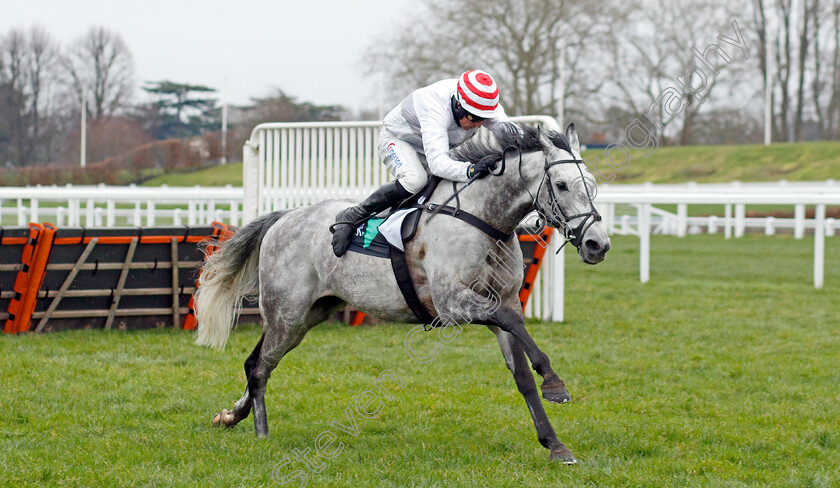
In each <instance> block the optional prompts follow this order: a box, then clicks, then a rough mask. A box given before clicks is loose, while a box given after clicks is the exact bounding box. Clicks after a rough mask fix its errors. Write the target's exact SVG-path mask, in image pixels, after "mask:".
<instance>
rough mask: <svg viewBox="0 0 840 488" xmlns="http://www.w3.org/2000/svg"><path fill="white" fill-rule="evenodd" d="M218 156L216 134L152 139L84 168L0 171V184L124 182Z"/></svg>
mask: <svg viewBox="0 0 840 488" xmlns="http://www.w3.org/2000/svg"><path fill="white" fill-rule="evenodd" d="M220 158H221V144H220V141H219V135H218V134H217V133H210V134H206V135H204V136H202V137H197V138H192V139H169V140H165V141H155V142H150V143H147V144H143V145H142V146H139V147H136V148H134V149H132V150H130V151H128V152H125V153H123V154H120V155H118V156H114V157H110V158H107V159H104V160H102V161H98V162H95V163H90V164H88V165H86V166H85V167H84V168H82V167H72V166H45V167H41V168H21V169H3V170H0V186H28V185H64V184H67V183H71V184H73V185H94V184H99V183H104V184H106V185H128V184H130V183H140V182H142V181H144V180H147V179H149V178H153V177H155V176H159V175H161V174H164V173H173V172H174V173H178V172H189V171H194V170H197V169H200V168H203V167H206V166H211V165H213V164H215V163H216V162H217V161H218V160H219V159H220Z"/></svg>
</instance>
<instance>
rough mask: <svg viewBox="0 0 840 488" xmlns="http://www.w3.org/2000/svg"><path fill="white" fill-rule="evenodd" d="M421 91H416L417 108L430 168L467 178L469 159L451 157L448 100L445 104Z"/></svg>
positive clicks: (455, 178)
mask: <svg viewBox="0 0 840 488" xmlns="http://www.w3.org/2000/svg"><path fill="white" fill-rule="evenodd" d="M418 92H419V90H418ZM418 92H415V93H414V108H415V110H416V111H417V119H418V121H419V122H420V133H421V138H422V139H423V153H424V154H425V155H426V161H427V162H428V163H429V171H431V173H432V174H433V175H435V176H440V177H441V178H446V179H448V180H452V181H467V168H469V166H470V163H467V162H464V161H455V160H454V159H452V158H450V157H449V135H448V133H447V130H448V128H449V127H450V126H451V125H452V110H451V109H450V107H449V103H448V100H447V103H445V104H442V103H440V102H439V101H436V100H434V99H430V98H429V97H426V96H424V94H423V93H418Z"/></svg>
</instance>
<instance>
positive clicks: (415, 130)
mask: <svg viewBox="0 0 840 488" xmlns="http://www.w3.org/2000/svg"><path fill="white" fill-rule="evenodd" d="M507 121H508V117H507V115H506V114H505V111H504V109H503V108H502V106H501V105H500V104H499V89H498V88H497V87H496V82H495V81H494V80H493V78H492V77H491V76H490V75H489V74H487V73H485V72H484V71H481V70H472V71H467V72H465V73H463V74H461V76H460V77H459V78H457V79H449V80H443V81H439V82H437V83H434V84H431V85H429V86H426V87H424V88H420V89H417V90H415V91H414V93H412V94H411V95H409V96H408V97H406V98H405V100H403V101H402V102H400V104H399V105H397V107H396V108H394V109H393V110H391V112H390V113H388V115H386V116H385V120H384V121H383V123H382V130H381V131H380V132H379V155H380V156H381V157H382V158H383V162H384V163H385V164H386V165H387V166H388V170H389V171H390V172H391V174H392V175H394V176H395V179H394V181H391V182H389V183H386V184H384V185H382V186H381V187H380V188H379V189H377V190H376V191H375V192H373V194H371V195H370V196H369V197H367V198H366V199H365V201H363V202H362V203H361V204H359V205H356V206H355V207H350V208H347V209H345V210H342V211H341V212H339V213H338V215H336V218H335V220H336V223H335V224H334V225H333V227H332V229H331V230H333V229H334V230H333V238H332V247H333V252H334V253H335V255H336V256H338V257H341V256H343V255H344V253H346V252H347V247H348V246H349V245H350V241H351V239H352V238H353V234H354V231H355V229H356V227H357V226H358V224H360V223H361V222H363V221H364V220H365V219H367V218H368V217H370V216H371V215H374V214H376V213H378V212H381V211H382V210H385V209H386V208H388V207H390V206H392V205H394V204H396V203H399V202H401V201H402V200H404V199H406V198H408V197H410V196H411V195H414V194H415V193H417V192H419V191H420V190H421V189H423V187H424V186H425V185H426V182H427V181H428V179H429V177H428V175H427V174H426V169H425V168H424V166H423V161H424V160H425V161H426V162H427V163H428V166H429V171H430V172H431V173H432V174H433V175H435V176H440V177H441V178H445V179H448V180H452V181H467V180H469V179H470V178H473V177H475V176H477V177H479V178H480V177H482V176H484V175H486V174H488V173H489V172H490V170H491V169H493V167H494V166H495V163H494V161H492V159H491V158H488V159H487V160H485V159H482V160H481V161H479V162H477V163H470V162H468V161H456V160H454V159H452V158H450V157H449V149H451V148H453V147H455V146H457V145H459V144H461V143H462V142H464V141H466V140H467V139H469V138H471V137H473V136H474V135H475V134H476V132H477V131H478V129H479V128H480V127H481V126H482V125H485V124H486V125H487V127H488V128H492V126H493V125H494V124H498V123H500V122H507Z"/></svg>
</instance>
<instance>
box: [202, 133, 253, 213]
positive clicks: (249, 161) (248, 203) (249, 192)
mask: <svg viewBox="0 0 840 488" xmlns="http://www.w3.org/2000/svg"><path fill="white" fill-rule="evenodd" d="M242 191H243V192H245V193H244V195H243V198H244V200H243V201H242V224H243V225H245V224H247V223H248V222H250V221H252V220H254V219H255V218H257V214H258V212H259V207H260V192H261V191H262V188H260V153H259V146H258V145H257V144H255V143H254V142H253V141H251V140H249V141H247V142H245V145H244V146H243V147H242ZM192 218H193V217H192V216H190V219H191V220H192Z"/></svg>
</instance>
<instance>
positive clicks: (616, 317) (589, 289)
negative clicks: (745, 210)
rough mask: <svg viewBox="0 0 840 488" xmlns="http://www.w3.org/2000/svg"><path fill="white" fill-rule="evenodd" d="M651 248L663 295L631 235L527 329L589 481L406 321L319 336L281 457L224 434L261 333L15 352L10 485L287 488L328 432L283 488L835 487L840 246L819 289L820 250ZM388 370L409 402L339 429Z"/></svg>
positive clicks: (5, 469)
mask: <svg viewBox="0 0 840 488" xmlns="http://www.w3.org/2000/svg"><path fill="white" fill-rule="evenodd" d="M652 251H653V252H652V266H651V281H650V282H649V283H647V284H640V283H639V282H638V258H639V256H638V240H637V239H634V238H631V237H621V236H615V237H614V238H613V250H612V251H610V255H609V256H608V258H607V260H606V261H605V262H604V263H602V264H599V265H597V266H594V267H592V266H586V265H583V264H581V263H580V262H579V260H578V258H577V257H576V256H574V255H573V254H572V253H568V255H567V260H568V263H567V268H566V270H567V279H566V319H567V320H566V322H564V323H562V324H557V323H542V322H531V323H529V326H528V328H529V330H530V331H531V334H532V335H533V337H534V339H535V340H536V342H537V343H538V344H539V345H540V346H541V347H542V348H543V349H544V350H545V352H546V353H547V354H548V355H549V357H551V358H552V360H553V365H554V367H555V369H556V370H557V372H558V373H559V374H560V375H561V377H563V378H564V379H565V380H566V382H567V385H568V387H569V390H570V392H571V394H572V397H573V401H572V402H571V403H570V404H567V405H554V404H546V405H545V406H546V410H547V411H548V415H549V418H550V419H551V420H552V422H553V424H554V427H555V429H556V430H557V432H558V435H559V437H560V439H561V440H563V441H564V442H565V443H566V444H567V445H568V446H569V447H570V448H571V449H572V450H573V451H574V452H575V453H576V455H577V456H578V457H579V459H580V463H579V464H578V465H576V466H571V467H569V466H562V465H556V464H553V463H551V462H550V461H549V460H548V452H547V451H546V450H545V449H543V448H542V447H540V446H539V444H538V442H537V440H536V435H535V433H534V428H533V425H532V424H531V420H530V417H529V415H528V412H527V409H526V407H525V405H524V402H523V400H522V398H521V396H520V395H519V394H518V392H517V391H516V388H515V386H514V383H513V380H512V378H511V376H510V374H509V372H508V371H507V370H506V368H505V366H504V363H503V360H502V358H501V354H500V352H499V350H498V347H497V346H496V344H495V340H494V338H493V336H492V335H491V334H490V333H489V332H488V331H487V330H486V329H484V328H482V327H476V326H467V327H466V328H465V329H464V332H462V333H461V334H460V335H458V336H457V337H456V338H455V340H454V341H452V342H450V343H448V344H444V345H443V346H442V347H441V349H440V354H439V356H438V357H437V358H436V359H435V360H434V361H432V362H430V363H428V364H425V365H421V364H418V363H415V362H413V361H412V360H411V359H409V357H408V355H407V354H406V352H405V351H404V349H403V340H404V338H405V336H406V333H407V331H408V328H407V327H406V326H400V325H381V326H376V327H362V328H350V327H348V326H343V325H339V324H325V325H322V326H320V327H317V328H316V329H314V330H313V331H311V332H310V333H309V334H308V335H307V337H306V339H305V340H304V342H303V343H302V344H301V346H300V347H299V348H298V349H296V350H295V351H293V352H292V353H291V354H289V355H288V356H287V357H286V358H285V359H284V360H283V362H282V363H281V365H280V366H279V367H278V369H277V370H276V371H275V374H274V376H273V377H272V378H271V381H270V382H269V388H268V394H267V399H266V404H267V408H268V417H269V427H270V428H271V431H272V437H271V438H269V439H267V440H258V439H256V438H255V437H254V431H253V423H252V421H251V419H250V418H249V419H248V420H247V421H245V422H243V423H242V424H240V425H239V426H237V427H236V428H234V429H230V430H217V429H213V428H210V427H209V421H210V418H211V416H212V414H213V413H215V412H216V411H218V410H219V409H220V408H230V405H231V403H232V402H233V401H235V400H236V399H237V398H238V397H239V395H240V394H241V391H242V389H243V388H244V382H243V376H244V375H243V372H242V361H243V360H244V359H245V357H246V356H247V355H248V353H249V352H250V350H251V348H252V347H253V345H254V344H255V343H256V341H257V339H258V337H259V330H258V329H257V328H256V327H253V326H245V327H241V328H240V329H239V330H238V331H237V332H236V333H234V334H233V336H232V337H231V341H230V343H229V345H228V348H227V349H226V350H225V351H224V352H222V353H219V352H216V351H213V350H209V349H206V348H199V347H196V346H194V345H192V344H191V342H190V339H191V338H190V334H188V333H184V332H181V331H172V330H150V331H140V332H137V331H135V332H122V331H108V332H105V331H97V330H84V331H73V332H61V333H53V334H45V335H27V336H19V337H2V338H0V367H2V368H3V383H2V384H3V395H2V396H0V450H2V453H3V455H2V456H0V471H2V476H0V485H2V486H15V487H20V486H62V487H65V486H68V487H72V486H78V487H82V486H84V487H90V486H93V487H110V486H128V487H145V486H161V487H163V486H166V487H170V486H183V487H193V486H213V487H225V486H230V487H239V486H247V487H251V486H279V485H277V484H275V483H274V482H273V481H272V470H273V468H274V467H275V466H276V465H277V464H278V463H280V462H281V461H282V460H283V459H285V458H286V457H289V458H290V459H294V450H295V449H298V450H300V451H304V450H306V449H307V448H308V449H312V451H310V452H309V455H310V456H311V455H312V454H313V452H314V445H315V441H316V438H318V436H319V434H321V433H322V432H324V431H327V430H331V431H333V432H334V433H336V434H337V439H336V441H335V442H336V444H335V445H337V443H338V442H341V443H342V444H343V445H344V447H343V451H342V452H341V453H340V454H339V455H338V456H337V457H336V458H334V459H332V460H329V461H326V462H324V469H323V470H322V471H321V472H320V473H312V472H309V470H308V469H307V468H306V467H305V466H304V465H303V464H302V463H301V462H299V461H296V460H294V461H293V462H292V463H290V464H288V465H286V466H282V467H281V468H280V469H279V470H278V472H277V474H278V475H280V476H282V475H287V474H289V473H291V472H292V471H293V470H298V469H299V470H303V471H305V472H307V474H308V478H309V479H308V484H307V486H310V487H320V486H330V487H332V486H335V487H338V486H354V487H356V486H359V487H381V486H385V487H406V486H408V487H410V486H416V487H444V486H446V487H484V486H488V487H510V486H568V487H578V486H616V487H637V486H649V487H662V486H669V487H670V486H673V487H686V486H688V487H693V486H706V487H721V486H733V487H734V486H739V487H740V486H785V487H787V486H794V487H830V486H838V484H840V474H838V473H840V471H838V470H840V423H838V418H840V393H838V392H840V369H838V367H840V362H838V350H840V334H838V329H837V326H838V322H837V317H838V312H840V306H838V302H837V296H838V290H840V246H838V242H837V241H836V240H834V239H829V240H828V241H827V266H826V283H825V289H823V290H815V289H814V288H813V286H812V281H811V280H812V277H811V276H812V266H813V264H812V253H813V240H812V239H804V240H794V239H792V238H790V237H788V236H776V237H764V236H747V237H745V238H743V239H737V240H724V239H722V238H721V237H720V236H703V235H701V236H692V237H690V238H686V239H677V238H672V237H663V236H654V237H653V238H652ZM435 337H436V336H434V335H432V334H430V335H426V336H423V337H421V338H420V339H419V340H418V342H417V343H416V344H415V351H416V352H417V353H418V354H424V353H428V352H429V351H432V347H433V346H434V343H435V341H436V338H435ZM384 370H391V371H393V372H395V373H396V374H397V375H399V377H400V378H401V379H402V380H403V381H404V382H405V385H406V386H405V388H404V389H401V390H399V389H395V388H392V389H391V391H392V392H393V394H394V397H395V398H394V400H393V401H387V400H385V401H384V406H383V410H382V412H381V414H380V415H379V416H378V417H377V418H372V419H365V418H362V417H361V416H360V415H359V414H354V418H355V420H356V422H357V426H358V429H359V431H360V432H359V434H358V436H355V437H354V436H352V435H350V434H346V433H343V432H341V431H339V430H337V429H335V428H331V427H330V423H331V422H340V423H342V424H347V421H346V417H345V408H346V407H348V406H351V405H353V404H354V399H355V398H356V396H357V395H359V394H360V393H362V392H363V391H365V390H374V391H376V390H375V388H373V386H372V385H373V381H374V379H376V378H377V376H378V375H379V373H380V372H382V371H384ZM319 462H320V461H319ZM287 486H297V484H296V483H295V482H292V483H289V484H288V485H287Z"/></svg>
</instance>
